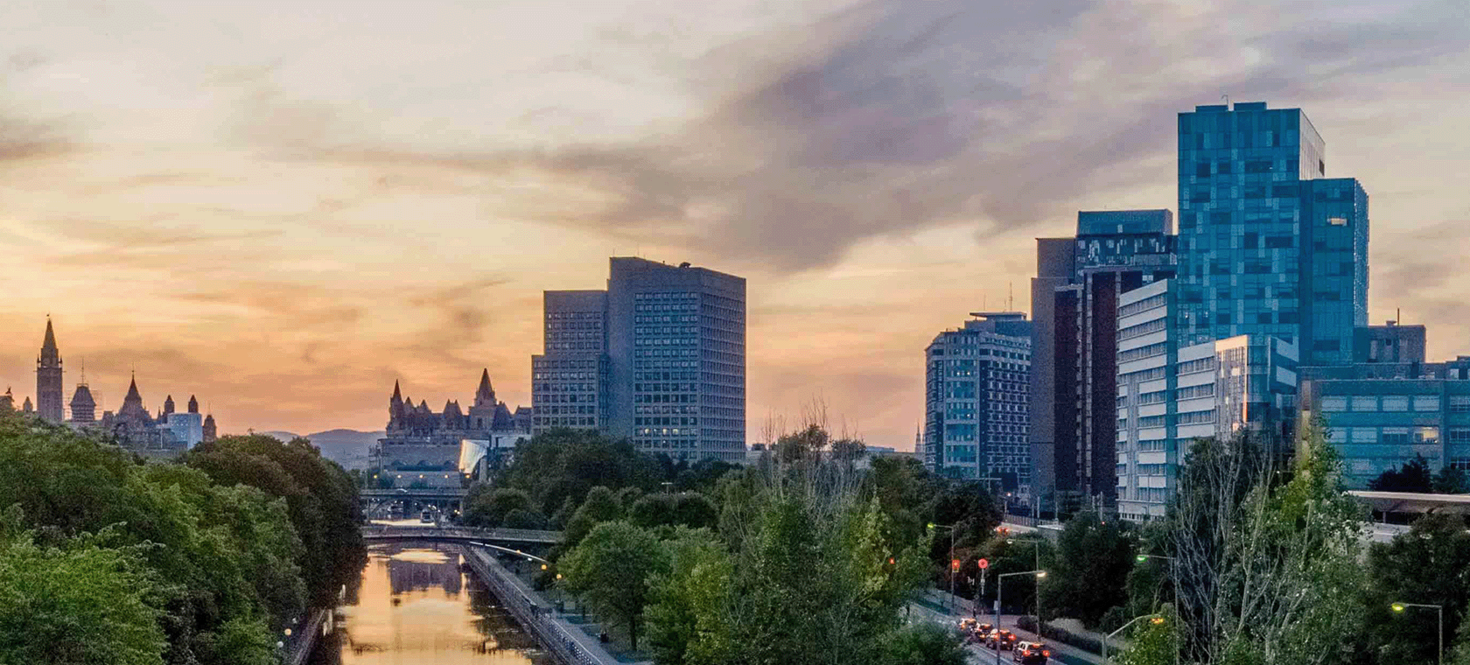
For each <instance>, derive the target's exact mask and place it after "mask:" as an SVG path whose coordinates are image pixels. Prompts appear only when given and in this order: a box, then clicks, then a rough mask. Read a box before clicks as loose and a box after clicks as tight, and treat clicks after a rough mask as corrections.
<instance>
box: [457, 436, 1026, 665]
mask: <svg viewBox="0 0 1470 665" xmlns="http://www.w3.org/2000/svg"><path fill="white" fill-rule="evenodd" d="M492 487H493V489H492ZM464 519H465V520H466V521H468V522H471V523H474V524H480V525H486V526H495V525H498V526H521V525H530V524H533V523H536V524H544V525H545V526H546V527H548V528H555V529H561V530H563V531H564V542H563V543H562V545H561V546H560V547H559V548H558V549H557V550H556V551H555V552H554V553H553V559H554V561H555V562H556V565H555V566H553V567H552V569H550V570H547V571H546V572H545V574H544V576H543V578H542V579H540V580H538V581H539V582H540V583H542V584H543V585H551V584H559V585H560V586H561V588H562V589H563V590H565V591H567V592H569V593H572V594H575V595H576V596H578V597H579V598H580V599H581V600H582V601H583V602H584V603H586V604H587V605H588V606H589V607H591V608H593V609H594V611H595V612H596V614H597V615H598V617H599V619H600V620H602V621H603V623H604V625H606V626H609V627H611V629H612V632H613V634H614V636H615V637H616V638H617V639H618V640H619V641H625V642H626V643H627V645H628V646H629V647H631V648H635V649H636V648H642V649H644V650H646V651H647V652H648V653H650V654H651V656H652V657H653V658H654V659H655V660H656V661H657V662H659V663H668V664H673V663H700V664H717V663H730V664H732V665H733V664H735V663H742V664H743V663H796V662H804V663H854V664H856V663H864V664H870V663H877V664H880V665H899V664H902V665H921V664H934V665H950V664H955V665H958V664H959V663H963V662H964V651H963V649H962V647H961V645H960V644H959V642H958V640H957V637H956V636H955V635H954V634H953V633H952V631H949V630H946V629H942V628H940V627H937V626H933V625H929V624H915V625H913V626H909V625H908V624H907V623H906V622H905V620H904V619H905V612H906V608H907V605H908V603H909V601H910V600H912V599H913V598H914V597H915V596H916V595H917V594H918V593H919V592H920V591H921V590H922V589H923V588H925V587H927V586H929V585H930V584H931V583H932V582H933V581H934V580H935V579H939V577H938V575H937V574H936V572H935V571H936V570H937V569H938V568H939V567H938V566H936V562H938V561H940V560H942V561H943V562H946V563H947V561H948V558H949V552H950V549H949V543H950V538H949V535H948V532H947V531H946V532H945V535H944V537H943V539H942V540H943V545H942V546H939V545H932V544H931V543H935V542H938V540H940V539H937V538H934V537H932V534H931V530H930V529H929V528H928V525H929V524H930V523H936V524H942V525H944V526H946V527H948V526H954V527H955V540H956V543H957V546H958V547H965V546H973V544H974V543H977V542H983V541H985V540H987V539H988V538H990V537H991V536H993V535H994V533H995V532H994V529H995V526H996V525H997V524H998V523H999V511H998V510H997V509H996V507H995V506H994V505H993V504H992V503H991V502H990V500H989V499H988V493H986V492H984V491H983V490H982V488H981V487H980V486H979V485H976V484H974V483H968V484H967V483H958V482H953V481H947V480H944V479H941V478H938V477H936V476H934V475H932V474H930V473H928V472H927V471H925V470H924V469H923V467H922V465H920V464H919V463H918V462H917V461H915V460H912V459H883V458H879V459H871V460H865V458H864V455H863V448H862V444H861V442H859V441H855V440H851V439H837V438H833V437H831V436H830V435H829V434H828V433H827V432H826V430H825V429H823V428H822V427H820V426H818V425H811V426H808V427H805V428H803V429H801V430H799V431H797V432H793V433H789V434H787V435H785V436H782V437H781V438H780V439H779V440H778V441H777V442H776V443H775V445H774V446H772V451H771V452H770V454H768V455H767V456H766V457H765V459H763V460H762V462H760V463H759V464H756V465H752V466H749V467H744V466H735V465H731V464H725V463H721V462H701V463H697V464H694V465H692V466H691V465H684V464H678V463H674V462H671V461H670V460H668V459H667V458H661V457H654V456H651V455H646V454H642V453H639V452H637V451H635V450H634V449H633V448H632V447H631V446H629V445H628V444H627V443H625V442H619V441H614V440H611V439H608V438H606V437H603V436H600V435H598V434H595V433H589V432H579V431H570V430H564V431H558V432H552V433H548V434H546V435H542V436H538V437H536V439H534V440H533V441H531V442H529V443H527V444H523V445H522V446H521V447H520V448H519V449H518V450H517V454H516V460H515V462H514V464H512V465H511V466H509V467H508V468H506V469H504V470H503V471H502V472H501V473H500V474H499V475H498V476H497V477H496V478H495V479H494V482H493V483H491V484H489V485H486V486H483V487H479V486H477V487H475V488H472V489H471V495H470V497H469V498H467V500H466V508H465V516H464ZM944 568H945V569H947V568H948V566H947V565H946V566H944ZM557 575H560V576H561V579H560V582H557V578H556V576H557Z"/></svg>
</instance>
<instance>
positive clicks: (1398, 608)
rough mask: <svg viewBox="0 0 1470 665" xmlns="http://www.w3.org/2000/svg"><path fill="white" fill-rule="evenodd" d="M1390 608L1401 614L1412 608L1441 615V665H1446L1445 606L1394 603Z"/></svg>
mask: <svg viewBox="0 0 1470 665" xmlns="http://www.w3.org/2000/svg"><path fill="white" fill-rule="evenodd" d="M1389 607H1392V608H1393V611H1395V612H1398V613H1400V614H1402V613H1403V611H1404V610H1405V609H1408V608H1410V607H1422V608H1425V609H1433V610H1434V611H1435V612H1436V613H1438V614H1439V652H1438V653H1439V665H1444V605H1424V604H1421V603H1394V604H1393V605H1390V606H1389Z"/></svg>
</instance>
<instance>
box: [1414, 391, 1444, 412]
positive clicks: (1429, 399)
mask: <svg viewBox="0 0 1470 665" xmlns="http://www.w3.org/2000/svg"><path fill="white" fill-rule="evenodd" d="M1414 410H1415V411H1438V410H1439V395H1415V396H1414Z"/></svg>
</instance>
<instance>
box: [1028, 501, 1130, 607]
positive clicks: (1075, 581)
mask: <svg viewBox="0 0 1470 665" xmlns="http://www.w3.org/2000/svg"><path fill="white" fill-rule="evenodd" d="M1136 551H1137V550H1136V540H1135V538H1134V537H1133V535H1132V534H1131V533H1129V531H1128V530H1127V529H1126V528H1125V526H1124V524H1123V523H1122V522H1120V521H1118V520H1108V521H1104V520H1102V519H1101V518H1100V517H1099V516H1098V514H1097V513H1093V512H1084V513H1079V514H1077V515H1076V516H1074V517H1073V518H1072V519H1071V520H1070V521H1068V522H1067V524H1066V526H1065V527H1064V528H1063V529H1062V533H1061V535H1060V536H1059V537H1058V538H1057V556H1056V558H1055V560H1054V561H1052V562H1051V563H1049V564H1048V566H1047V580H1046V583H1045V584H1042V585H1041V596H1042V601H1043V604H1042V607H1043V608H1044V609H1045V611H1046V614H1047V615H1048V616H1062V617H1071V618H1074V619H1078V620H1080V621H1082V623H1084V624H1086V625H1088V626H1095V625H1097V624H1098V622H1099V620H1101V619H1102V617H1103V615H1104V614H1105V613H1107V611H1108V610H1109V609H1111V608H1113V607H1116V606H1119V605H1123V604H1124V603H1126V602H1127V601H1128V592H1127V580H1128V575H1129V573H1130V572H1132V570H1133V564H1134V556H1135V554H1134V553H1135V552H1136ZM1130 618H1131V617H1130Z"/></svg>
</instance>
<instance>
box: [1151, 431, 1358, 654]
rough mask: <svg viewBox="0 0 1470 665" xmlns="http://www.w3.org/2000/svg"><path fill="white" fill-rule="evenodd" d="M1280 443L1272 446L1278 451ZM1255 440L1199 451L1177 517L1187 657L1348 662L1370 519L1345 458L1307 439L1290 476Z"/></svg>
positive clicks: (1172, 529) (1175, 505)
mask: <svg viewBox="0 0 1470 665" xmlns="http://www.w3.org/2000/svg"><path fill="white" fill-rule="evenodd" d="M1267 443H1269V441H1268V442H1267ZM1275 448H1276V447H1275V446H1272V445H1262V441H1260V440H1259V439H1257V438H1255V437H1252V436H1245V435H1242V436H1238V437H1235V438H1233V439H1230V440H1227V441H1219V440H1214V439H1205V440H1200V441H1198V442H1196V444H1195V446H1194V447H1193V449H1192V450H1191V451H1190V455H1189V457H1188V459H1187V460H1186V463H1185V466H1184V468H1183V469H1182V470H1181V473H1180V478H1179V489H1178V491H1177V492H1176V494H1175V496H1174V499H1173V501H1172V503H1171V505H1170V507H1169V515H1168V517H1167V518H1166V520H1167V528H1168V530H1169V544H1170V547H1171V549H1172V550H1174V552H1175V554H1174V556H1176V557H1177V559H1178V561H1177V563H1178V571H1179V583H1180V584H1179V589H1178V596H1179V606H1180V609H1181V613H1182V619H1181V620H1182V621H1183V627H1184V628H1186V631H1185V645H1184V646H1185V649H1186V651H1187V657H1188V658H1189V659H1191V660H1193V661H1196V662H1200V663H1230V664H1234V663H1252V664H1260V665H1277V664H1285V663H1293V664H1294V665H1296V664H1305V665H1314V664H1319V663H1329V662H1337V661H1341V660H1345V659H1347V658H1348V657H1349V655H1350V645H1349V644H1348V643H1346V642H1345V641H1344V640H1343V639H1342V637H1341V636H1343V635H1349V634H1351V633H1352V631H1353V630H1354V629H1355V628H1356V627H1357V626H1358V625H1359V622H1360V617H1361V615H1362V608H1361V603H1360V598H1361V594H1362V593H1363V591H1364V588H1363V587H1364V580H1363V575H1362V569H1361V568H1360V566H1359V564H1358V557H1359V555H1360V553H1361V544H1360V542H1359V533H1360V531H1361V530H1362V528H1363V526H1364V521H1363V516H1364V511H1363V509H1362V507H1361V505H1360V504H1359V503H1357V501H1356V500H1354V499H1353V498H1352V497H1350V496H1348V495H1346V494H1345V493H1344V492H1343V491H1342V490H1341V488H1340V487H1339V486H1338V477H1339V472H1340V469H1339V466H1340V464H1339V461H1338V458H1337V455H1336V450H1335V449H1334V448H1332V447H1331V446H1330V445H1329V444H1328V443H1327V442H1326V439H1325V437H1323V436H1322V434H1321V428H1320V427H1318V426H1311V427H1307V428H1305V431H1304V432H1303V437H1302V440H1301V445H1300V446H1299V447H1298V450H1297V453H1296V459H1295V462H1294V465H1293V467H1292V468H1291V469H1290V473H1289V474H1286V473H1278V470H1279V469H1278V467H1277V466H1276V465H1275V460H1276V459H1277V456H1276V455H1275V454H1273V453H1272V451H1274V450H1275Z"/></svg>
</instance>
